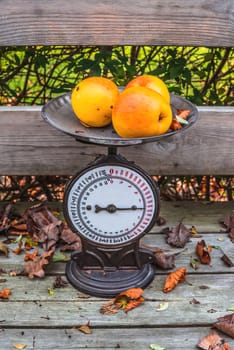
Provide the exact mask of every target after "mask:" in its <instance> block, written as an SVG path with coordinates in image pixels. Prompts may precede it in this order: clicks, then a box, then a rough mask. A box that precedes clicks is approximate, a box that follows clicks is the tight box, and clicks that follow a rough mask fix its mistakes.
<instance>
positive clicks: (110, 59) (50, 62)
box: [0, 46, 234, 201]
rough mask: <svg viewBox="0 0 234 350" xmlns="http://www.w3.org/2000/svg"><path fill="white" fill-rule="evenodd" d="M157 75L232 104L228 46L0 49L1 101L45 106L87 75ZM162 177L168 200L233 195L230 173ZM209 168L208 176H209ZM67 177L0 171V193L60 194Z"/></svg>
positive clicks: (194, 95)
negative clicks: (13, 174) (1, 172)
mask: <svg viewBox="0 0 234 350" xmlns="http://www.w3.org/2000/svg"><path fill="white" fill-rule="evenodd" d="M141 74H153V75H156V76H159V77H160V78H162V79H163V80H164V82H165V83H166V84H167V86H168V88H169V90H170V91H171V92H173V93H176V94H178V95H182V96H184V97H186V98H187V99H189V100H190V101H191V102H193V103H195V104H196V105H217V106H218V105H223V106H224V105H226V106H228V105H229V106H231V105H234V91H233V86H234V50H233V48H205V47H199V48H197V47H173V46H172V47H161V46H156V47H155V46H154V47H151V46H124V47H111V46H108V47H98V46H92V47H81V46H56V47H55V46H48V47H43V46H34V47H12V46H11V47H1V48H0V105H35V104H36V105H43V104H45V103H46V102H47V101H48V100H49V99H51V98H54V97H56V96H58V95H61V94H63V93H66V92H68V91H71V89H73V88H74V86H75V85H76V84H77V83H78V82H79V81H80V80H82V79H83V78H85V77H87V76H94V75H102V76H105V77H108V78H110V79H112V80H113V81H115V82H116V83H117V84H118V85H119V86H124V85H125V84H126V83H127V82H128V81H129V80H131V79H132V78H133V77H135V76H137V75H141ZM205 175H206V176H200V177H196V178H193V177H178V178H174V177H164V176H162V177H160V178H158V179H157V181H158V183H159V186H160V189H161V195H162V196H164V197H165V198H166V199H172V198H175V199H177V200H178V199H193V200H194V199H195V200H197V199H206V200H221V201H222V200H233V196H234V189H233V186H234V177H233V176H225V177H222V176H219V177H216V178H213V177H212V176H211V175H210V174H209V175H208V174H205ZM207 175H208V176H207ZM66 181H67V178H66V177H65V178H61V177H41V176H36V177H30V176H28V177H23V178H21V177H14V176H11V177H9V176H8V177H0V199H1V200H13V201H17V200H21V201H22V200H38V199H39V200H49V201H51V200H60V199H61V198H62V195H63V189H64V186H65V183H66Z"/></svg>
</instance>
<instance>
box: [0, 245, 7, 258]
mask: <svg viewBox="0 0 234 350" xmlns="http://www.w3.org/2000/svg"><path fill="white" fill-rule="evenodd" d="M1 252H2V253H4V254H5V256H6V257H8V254H9V249H8V247H7V246H6V244H4V243H3V242H0V253H1Z"/></svg>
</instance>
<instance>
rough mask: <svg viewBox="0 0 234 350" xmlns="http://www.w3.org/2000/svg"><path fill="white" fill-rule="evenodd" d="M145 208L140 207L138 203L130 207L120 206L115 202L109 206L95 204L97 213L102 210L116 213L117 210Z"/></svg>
mask: <svg viewBox="0 0 234 350" xmlns="http://www.w3.org/2000/svg"><path fill="white" fill-rule="evenodd" d="M144 209H145V208H139V207H137V206H136V205H132V206H131V207H129V208H118V207H116V206H115V205H114V204H109V205H108V206H107V207H105V208H103V207H100V206H99V205H95V213H99V212H100V211H102V210H106V211H107V212H108V213H115V212H116V211H117V210H144Z"/></svg>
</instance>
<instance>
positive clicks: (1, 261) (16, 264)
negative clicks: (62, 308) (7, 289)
mask: <svg viewBox="0 0 234 350" xmlns="http://www.w3.org/2000/svg"><path fill="white" fill-rule="evenodd" d="M165 238H166V237H165V235H163V234H160V235H156V234H153V233H152V234H150V235H149V234H147V235H146V236H145V237H144V238H143V239H142V243H144V244H146V245H147V246H151V247H158V248H161V249H163V250H164V252H165V254H167V255H171V254H174V253H179V252H181V253H180V254H178V255H177V256H176V258H175V268H174V269H176V268H177V267H179V266H185V267H186V269H187V271H188V272H189V273H193V272H194V269H193V268H192V267H191V265H190V258H191V257H193V258H197V255H196V252H195V250H196V244H197V242H198V241H200V240H201V239H204V240H205V242H206V243H207V244H208V245H213V246H216V247H217V246H219V247H220V248H221V249H222V250H223V252H225V254H226V255H227V256H228V257H229V258H230V259H231V260H232V261H234V246H233V245H232V244H231V242H230V239H229V238H228V236H227V234H204V235H202V237H201V238H191V240H190V242H189V243H187V244H186V247H185V248H184V249H181V248H180V249H176V248H175V247H171V246H169V245H168V244H166V242H165ZM17 246H18V245H15V246H11V248H10V255H9V256H10V258H6V257H5V256H4V255H2V254H1V255H0V267H2V266H4V272H5V273H10V271H15V272H16V273H22V272H23V271H24V267H25V262H24V254H21V255H15V254H14V253H13V252H12V250H13V249H16V248H17ZM58 251H59V250H58ZM66 255H67V257H68V258H69V255H70V254H69V253H67V254H66ZM222 255H223V253H222V251H221V250H219V249H215V248H214V249H213V250H212V254H211V258H212V262H211V265H203V264H200V266H199V273H201V274H206V273H227V274H228V273H230V274H231V273H234V267H228V266H226V265H225V264H224V262H223V261H222V260H221V257H222ZM214 261H215V263H214ZM64 271H65V263H63V262H61V263H50V264H49V266H48V267H47V268H46V272H47V273H48V274H53V275H59V274H64ZM157 273H160V274H163V275H166V274H167V273H168V271H167V270H162V269H161V268H160V267H158V266H157V269H156V274H157ZM34 281H35V282H33V283H35V284H36V283H38V282H36V279H35V280H34ZM13 283H14V280H13ZM32 285H33V284H32ZM51 285H52V284H51ZM51 285H48V287H49V286H51Z"/></svg>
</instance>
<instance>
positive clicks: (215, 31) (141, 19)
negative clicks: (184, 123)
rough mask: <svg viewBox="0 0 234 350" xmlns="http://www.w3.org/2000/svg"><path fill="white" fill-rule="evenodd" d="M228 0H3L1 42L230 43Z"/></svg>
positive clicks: (233, 28) (232, 7) (232, 8)
mask: <svg viewBox="0 0 234 350" xmlns="http://www.w3.org/2000/svg"><path fill="white" fill-rule="evenodd" d="M233 13H234V3H233V1H232V0H226V1H220V0H197V1H196V2H194V1H193V0H187V1H184V0H173V1H171V0H165V1H160V0H145V1H140V0H128V1H124V0H118V1H113V0H102V1H99V0H92V1H86V0H79V1H76V0H70V1H67V2H64V1H62V0H51V1H46V0H41V1H30V0H17V1H15V0H1V15H0V45H2V46H3V45H5V46H7V45H188V46H233V45H234V37H233V32H234V24H233Z"/></svg>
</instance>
